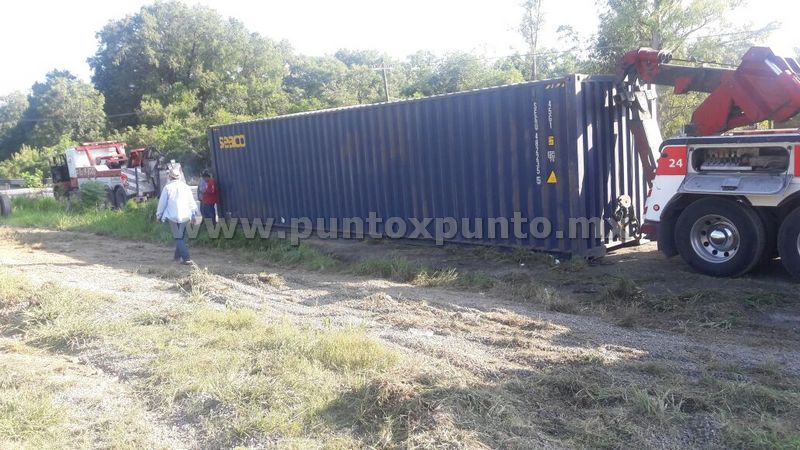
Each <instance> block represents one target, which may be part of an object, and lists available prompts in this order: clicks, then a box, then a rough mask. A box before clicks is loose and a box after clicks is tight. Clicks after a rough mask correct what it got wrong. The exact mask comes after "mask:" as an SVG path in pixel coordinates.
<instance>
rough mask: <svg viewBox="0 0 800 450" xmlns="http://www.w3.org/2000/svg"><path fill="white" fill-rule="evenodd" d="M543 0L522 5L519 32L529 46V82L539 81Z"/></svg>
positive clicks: (529, 1) (527, 1)
mask: <svg viewBox="0 0 800 450" xmlns="http://www.w3.org/2000/svg"><path fill="white" fill-rule="evenodd" d="M542 1H543V0H525V1H524V2H523V3H522V9H523V11H524V12H523V15H522V23H520V26H519V32H520V33H521V34H522V37H523V38H524V39H525V43H526V44H528V55H527V56H528V61H529V63H530V67H531V71H530V74H531V75H530V78H528V79H529V80H538V79H539V65H538V62H539V60H538V57H539V55H537V52H538V51H539V32H540V31H541V29H542V25H544V13H543V12H542Z"/></svg>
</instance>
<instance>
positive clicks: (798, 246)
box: [778, 208, 800, 279]
mask: <svg viewBox="0 0 800 450" xmlns="http://www.w3.org/2000/svg"><path fill="white" fill-rule="evenodd" d="M778 252H779V253H780V255H781V262H782V263H783V267H785V268H786V270H787V271H788V272H789V273H790V274H792V276H793V277H795V278H798V279H800V208H797V209H795V210H794V211H792V212H791V213H789V215H788V216H786V218H785V219H783V223H782V224H781V228H780V230H779V231H778Z"/></svg>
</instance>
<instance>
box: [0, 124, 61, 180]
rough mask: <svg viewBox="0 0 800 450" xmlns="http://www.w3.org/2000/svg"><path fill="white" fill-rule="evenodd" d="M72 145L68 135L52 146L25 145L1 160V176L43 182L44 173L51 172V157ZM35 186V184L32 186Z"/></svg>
mask: <svg viewBox="0 0 800 450" xmlns="http://www.w3.org/2000/svg"><path fill="white" fill-rule="evenodd" d="M70 146H72V144H71V143H70V141H69V139H68V137H66V136H65V137H64V138H62V139H61V143H59V144H56V145H54V146H51V147H43V148H34V147H29V146H27V145H23V146H22V148H21V149H19V151H17V152H16V153H14V154H13V155H11V157H10V158H8V159H6V160H5V161H0V177H2V178H23V179H25V180H26V181H27V180H30V181H31V182H34V184H35V183H36V180H38V183H39V184H41V182H42V178H43V177H44V174H49V173H50V158H51V157H53V155H55V154H57V153H60V152H63V151H64V149H65V148H67V147H70ZM32 187H35V186H32Z"/></svg>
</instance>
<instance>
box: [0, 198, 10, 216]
mask: <svg viewBox="0 0 800 450" xmlns="http://www.w3.org/2000/svg"><path fill="white" fill-rule="evenodd" d="M10 215H11V197H9V196H7V195H0V216H2V217H8V216H10Z"/></svg>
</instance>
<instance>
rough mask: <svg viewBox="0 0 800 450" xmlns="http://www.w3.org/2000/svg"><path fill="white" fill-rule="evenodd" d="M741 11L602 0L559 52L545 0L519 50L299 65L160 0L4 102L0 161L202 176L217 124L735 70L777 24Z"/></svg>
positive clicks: (257, 40) (327, 59) (215, 16)
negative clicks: (627, 63) (76, 155)
mask: <svg viewBox="0 0 800 450" xmlns="http://www.w3.org/2000/svg"><path fill="white" fill-rule="evenodd" d="M743 1H744V0H599V2H598V7H599V16H600V25H599V28H598V30H597V32H596V34H594V35H592V36H587V35H582V34H580V33H578V32H576V30H574V29H572V28H570V27H565V26H562V27H559V28H558V30H557V32H556V39H555V41H556V42H557V44H556V45H555V46H553V47H545V46H542V45H541V36H540V35H541V32H542V27H543V24H544V23H545V21H546V17H545V16H544V14H542V2H543V0H535V1H534V0H525V1H523V2H521V3H520V6H521V9H520V21H519V28H518V30H519V32H520V38H521V42H523V43H524V44H525V51H522V52H517V53H516V54H514V55H511V56H506V57H501V58H485V57H482V56H480V55H474V54H470V53H464V52H453V53H447V54H444V55H436V54H433V53H431V52H428V51H425V50H420V51H418V52H416V53H413V54H411V55H409V56H408V57H406V58H404V59H397V58H393V57H391V56H390V55H388V54H385V53H383V52H380V51H378V50H372V49H342V50H339V51H337V52H336V53H335V54H333V55H325V56H307V55H302V54H299V53H297V52H295V51H294V50H293V49H292V48H291V46H290V45H289V44H288V43H286V42H279V41H274V40H271V39H268V38H266V37H264V36H261V35H259V34H258V33H253V32H251V31H250V30H248V29H247V28H246V27H245V26H244V25H243V24H242V23H241V22H239V21H237V20H235V19H230V18H225V17H223V16H222V15H220V14H219V13H217V12H216V11H214V10H213V9H210V8H207V7H204V6H198V5H187V4H184V3H181V2H178V1H170V2H156V3H154V4H151V5H147V6H144V7H142V8H141V9H140V10H139V11H138V12H136V13H134V14H131V15H129V16H126V17H122V18H119V19H116V20H112V21H110V22H109V23H108V24H107V25H106V26H104V27H103V28H102V29H101V30H99V31H98V32H97V34H96V36H97V42H98V46H97V50H96V52H95V54H94V55H92V56H91V57H90V58H89V59H88V62H89V65H90V67H91V69H92V71H93V76H92V80H91V81H92V84H88V83H85V82H83V81H81V80H78V79H76V78H75V77H74V76H72V75H71V74H69V73H67V72H63V71H53V72H51V73H50V74H48V75H47V77H46V78H45V79H44V80H43V81H40V82H37V83H35V84H33V86H32V87H31V90H30V92H29V93H20V92H17V93H11V94H9V95H6V96H3V97H0V160H2V159H8V158H9V157H10V156H11V155H13V154H15V152H19V151H20V149H23V148H25V149H26V150H25V152H24V154H20V156H19V157H17V158H16V159H14V160H15V161H18V162H20V164H22V163H23V162H25V164H27V162H26V161H30V160H36V161H39V164H41V163H40V161H41V158H38V157H36V155H39V154H46V153H48V152H49V150H48V151H44V152H38V153H37V151H38V150H36V149H49V148H51V147H52V146H54V145H57V144H58V143H59V142H67V141H80V140H89V139H99V138H104V139H120V140H125V141H127V142H128V143H129V144H131V145H136V146H140V145H153V146H156V147H158V148H159V149H161V150H162V151H164V152H166V153H167V154H168V156H170V157H173V158H176V159H178V158H180V159H182V160H183V161H184V162H185V163H187V165H189V166H194V167H198V168H199V167H200V166H203V165H207V164H208V157H209V155H208V148H207V142H206V129H207V127H208V126H209V125H211V124H214V123H225V122H230V121H235V120H246V119H250V118H255V117H269V116H274V115H277V114H286V113H292V112H301V111H307V110H315V109H323V108H330V107H340V106H347V105H353V104H361V103H375V102H381V101H385V100H386V98H387V96H388V97H389V98H390V99H399V98H411V97H419V96H428V95H435V94H444V93H450V92H455V91H461V90H466V89H474V88H481V87H487V86H493V85H500V84H507V83H514V82H520V81H523V80H526V79H546V78H555V77H560V76H562V75H565V74H568V73H573V72H584V73H607V72H609V71H611V70H613V67H614V65H615V63H616V61H617V58H619V56H620V55H621V54H622V53H623V52H624V51H627V50H630V49H634V48H637V47H639V46H650V47H655V48H660V49H668V50H671V51H673V52H674V53H675V54H676V55H678V56H680V57H689V56H691V57H696V58H699V59H702V60H708V61H720V62H727V63H735V62H737V59H738V58H739V57H740V56H741V55H742V54H743V53H744V51H745V49H746V48H747V47H748V46H749V45H750V44H751V43H752V42H753V41H754V40H756V39H758V38H761V37H764V36H765V35H766V33H768V31H769V28H770V25H767V27H762V28H757V27H753V26H752V25H750V24H740V25H738V26H734V25H733V24H731V23H730V21H729V18H728V16H729V12H730V11H731V10H733V9H735V8H737V7H739V6H741V5H742V4H743ZM550 40H551V41H552V40H553V39H552V38H551V39H550ZM384 73H385V76H386V83H384V79H383V76H384ZM699 101H700V98H699V97H697V96H680V97H678V96H674V95H670V94H669V93H668V91H667V90H664V91H663V92H662V98H661V117H662V128H663V129H664V133H665V134H666V135H669V134H673V133H674V132H676V131H677V129H678V127H679V126H680V125H681V124H683V123H685V122H686V121H688V116H689V114H690V112H691V109H692V108H693V107H694V106H695V105H696V104H697V103H698V102H699ZM25 146H27V147H25ZM37 158H38V159H37ZM9 161H11V160H9ZM7 166H8V165H6V166H3V167H6V168H5V169H3V168H2V167H0V176H1V175H2V172H3V171H5V172H9V171H10V169H9V168H8V167H7ZM27 166H30V164H27ZM27 166H26V167H27Z"/></svg>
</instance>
